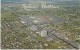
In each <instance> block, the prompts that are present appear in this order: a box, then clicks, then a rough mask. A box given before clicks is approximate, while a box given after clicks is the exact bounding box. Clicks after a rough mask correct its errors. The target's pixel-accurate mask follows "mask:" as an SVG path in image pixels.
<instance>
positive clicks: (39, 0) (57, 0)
mask: <svg viewBox="0 0 80 50" xmlns="http://www.w3.org/2000/svg"><path fill="white" fill-rule="evenodd" d="M41 1H42V2H59V1H61V2H62V1H73V0H1V2H41Z"/></svg>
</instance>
